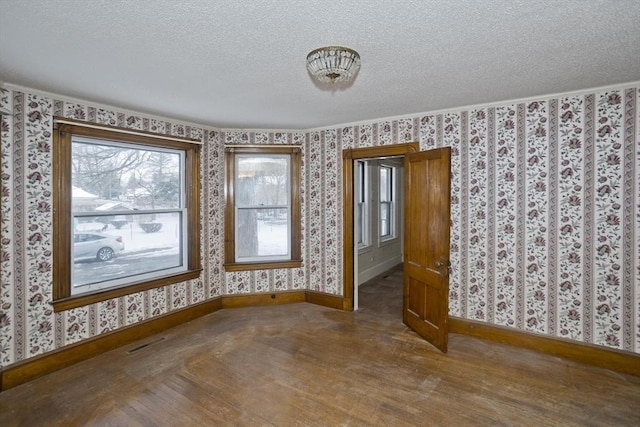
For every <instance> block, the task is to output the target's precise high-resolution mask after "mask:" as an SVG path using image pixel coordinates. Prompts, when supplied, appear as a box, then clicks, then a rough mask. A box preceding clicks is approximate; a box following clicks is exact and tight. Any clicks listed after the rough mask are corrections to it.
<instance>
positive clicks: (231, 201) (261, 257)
mask: <svg viewBox="0 0 640 427" xmlns="http://www.w3.org/2000/svg"><path fill="white" fill-rule="evenodd" d="M226 170H227V180H226V184H227V191H226V194H227V204H226V212H225V233H226V239H225V241H226V244H225V267H226V268H227V269H228V270H234V269H236V270H237V269H252V268H276V267H287V266H298V265H299V264H300V206H299V204H300V203H299V187H300V183H299V180H300V178H299V177H300V156H299V148H297V147H294V148H292V147H258V148H255V147H233V148H231V147H230V148H228V149H227V156H226Z"/></svg>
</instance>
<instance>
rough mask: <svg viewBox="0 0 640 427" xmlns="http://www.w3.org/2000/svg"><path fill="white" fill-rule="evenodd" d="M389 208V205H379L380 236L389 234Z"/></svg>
mask: <svg viewBox="0 0 640 427" xmlns="http://www.w3.org/2000/svg"><path fill="white" fill-rule="evenodd" d="M390 208H391V206H390V203H380V236H388V235H390V234H391V228H390V224H391V221H390V214H391V209H390Z"/></svg>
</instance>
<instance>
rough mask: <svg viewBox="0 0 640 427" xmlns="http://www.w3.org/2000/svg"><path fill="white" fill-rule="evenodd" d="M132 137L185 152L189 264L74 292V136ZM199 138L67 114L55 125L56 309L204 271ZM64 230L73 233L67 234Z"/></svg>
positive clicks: (145, 143)
mask: <svg viewBox="0 0 640 427" xmlns="http://www.w3.org/2000/svg"><path fill="white" fill-rule="evenodd" d="M73 135H79V136H85V137H90V138H97V139H105V140H109V141H116V142H126V143H129V144H131V143H133V144H137V145H140V146H142V147H157V148H158V147H159V148H171V149H176V150H180V151H183V152H184V155H185V192H186V194H185V203H186V205H187V206H186V207H187V230H186V231H185V237H186V239H187V244H186V248H187V251H188V254H187V270H186V271H183V272H180V273H177V274H171V275H167V276H162V277H158V278H154V279H150V280H143V281H137V282H132V283H131V284H129V285H126V286H121V287H117V288H112V289H103V290H97V291H94V292H87V293H83V294H79V295H71V286H72V285H71V268H72V263H71V261H72V260H71V249H72V248H71V237H70V236H71V227H72V220H71V216H72V215H71V212H72V206H71V204H72V190H71V178H72V172H71V146H72V136H73ZM199 142H200V141H198V140H191V139H187V138H174V137H169V136H165V135H156V134H153V133H150V132H142V131H132V130H130V129H123V128H117V127H113V126H105V125H99V124H94V123H91V124H90V125H88V124H86V123H84V122H81V121H77V120H70V119H66V118H57V119H56V122H55V124H54V127H53V235H54V236H55V238H54V244H53V301H52V302H51V303H52V305H53V309H54V311H55V312H60V311H64V310H69V309H72V308H77V307H82V306H85V305H87V304H93V303H96V302H100V301H106V300H109V299H113V298H118V297H121V296H124V295H130V294H133V293H136V292H141V291H145V290H148V289H153V288H159V287H162V286H167V285H171V284H174V283H180V282H184V281H186V280H192V279H196V278H198V277H200V273H201V271H202V267H201V259H200V145H199ZM64 236H67V237H66V238H65V237H64Z"/></svg>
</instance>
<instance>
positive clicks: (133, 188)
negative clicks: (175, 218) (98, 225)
mask: <svg viewBox="0 0 640 427" xmlns="http://www.w3.org/2000/svg"><path fill="white" fill-rule="evenodd" d="M71 161H72V185H73V191H72V205H73V212H93V211H97V212H103V211H109V210H111V211H114V210H130V209H139V210H143V209H145V210H146V209H160V208H179V207H180V200H181V194H180V191H181V181H180V176H181V167H182V166H181V165H182V162H181V154H180V153H179V152H175V151H174V152H171V151H155V150H150V149H139V148H134V147H132V146H129V145H126V144H113V143H108V142H104V141H101V140H92V139H88V138H83V137H74V139H73V141H72V151H71Z"/></svg>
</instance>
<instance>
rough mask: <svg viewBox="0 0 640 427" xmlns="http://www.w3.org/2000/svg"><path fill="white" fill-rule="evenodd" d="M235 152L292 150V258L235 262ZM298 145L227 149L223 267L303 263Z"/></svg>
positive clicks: (276, 152)
mask: <svg viewBox="0 0 640 427" xmlns="http://www.w3.org/2000/svg"><path fill="white" fill-rule="evenodd" d="M236 154H245V155H246V154H256V155H265V154H267V155H268V154H289V155H290V156H291V177H290V183H291V242H290V245H291V259H289V260H285V261H276V260H273V261H266V262H236V260H235V256H236V255H235V253H236V251H235V228H236V227H235V225H236V224H235V157H236ZM301 162H302V160H301V150H300V147H299V146H273V145H269V146H233V147H230V146H229V147H227V148H226V149H225V178H226V179H225V211H224V234H225V240H224V260H225V262H224V267H225V269H226V270H227V271H242V270H263V269H273V268H296V267H300V266H301V265H302V259H301V253H300V241H301V224H300V221H301V218H300V179H301V178H300V171H301Z"/></svg>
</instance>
